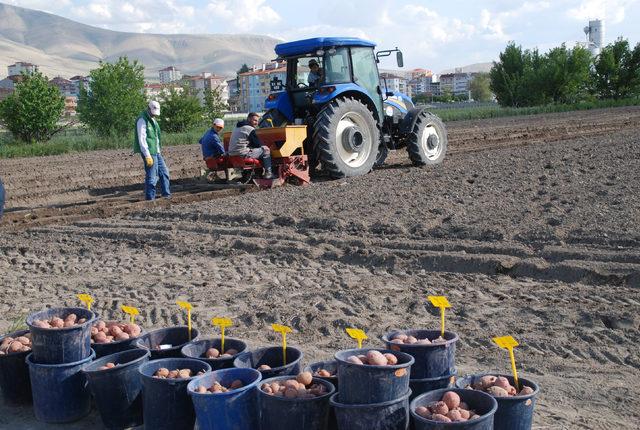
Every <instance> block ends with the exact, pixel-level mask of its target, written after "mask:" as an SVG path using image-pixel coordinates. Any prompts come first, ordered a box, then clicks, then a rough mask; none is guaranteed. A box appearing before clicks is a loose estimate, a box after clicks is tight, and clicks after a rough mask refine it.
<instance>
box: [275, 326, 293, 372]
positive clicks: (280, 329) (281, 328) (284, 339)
mask: <svg viewBox="0 0 640 430" xmlns="http://www.w3.org/2000/svg"><path fill="white" fill-rule="evenodd" d="M271 328H273V331H275V332H276V333H281V334H282V359H283V360H284V364H283V366H286V365H287V333H291V332H292V331H293V330H291V327H287V326H286V325H280V324H271Z"/></svg>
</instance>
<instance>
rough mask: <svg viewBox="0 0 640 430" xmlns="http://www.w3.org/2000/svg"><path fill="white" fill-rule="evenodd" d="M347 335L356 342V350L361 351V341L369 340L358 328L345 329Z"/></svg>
mask: <svg viewBox="0 0 640 430" xmlns="http://www.w3.org/2000/svg"><path fill="white" fill-rule="evenodd" d="M345 330H346V332H347V334H348V335H349V336H351V338H352V339H355V340H357V341H358V349H362V341H363V340H365V339H369V338H368V337H367V335H366V334H365V332H363V331H362V330H360V329H359V328H347V329H345Z"/></svg>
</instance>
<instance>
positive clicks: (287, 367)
mask: <svg viewBox="0 0 640 430" xmlns="http://www.w3.org/2000/svg"><path fill="white" fill-rule="evenodd" d="M302 357H303V354H302V351H300V350H299V349H297V348H293V347H290V346H288V347H287V363H286V364H283V363H284V360H283V357H282V347H281V346H271V347H268V348H258V349H256V350H254V351H250V352H245V353H243V354H240V355H238V357H236V359H235V360H233V365H234V366H235V367H239V368H240V367H250V368H252V369H258V367H260V366H261V365H263V364H266V365H267V366H270V367H271V369H269V370H260V373H262V379H267V378H273V377H275V376H284V375H297V374H298V373H300V361H301V360H302Z"/></svg>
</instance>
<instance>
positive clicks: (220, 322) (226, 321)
mask: <svg viewBox="0 0 640 430" xmlns="http://www.w3.org/2000/svg"><path fill="white" fill-rule="evenodd" d="M211 323H212V324H213V325H215V326H218V327H220V337H221V338H222V340H221V341H220V349H221V351H220V353H221V354H224V351H225V349H224V329H225V328H227V327H231V326H232V325H233V322H232V321H231V318H213V319H212V320H211Z"/></svg>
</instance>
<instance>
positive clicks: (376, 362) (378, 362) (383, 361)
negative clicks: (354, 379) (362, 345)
mask: <svg viewBox="0 0 640 430" xmlns="http://www.w3.org/2000/svg"><path fill="white" fill-rule="evenodd" d="M367 361H368V362H369V365H371V366H386V365H387V358H386V357H385V356H384V355H382V353H381V352H380V351H376V350H371V351H368V352H367Z"/></svg>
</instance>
